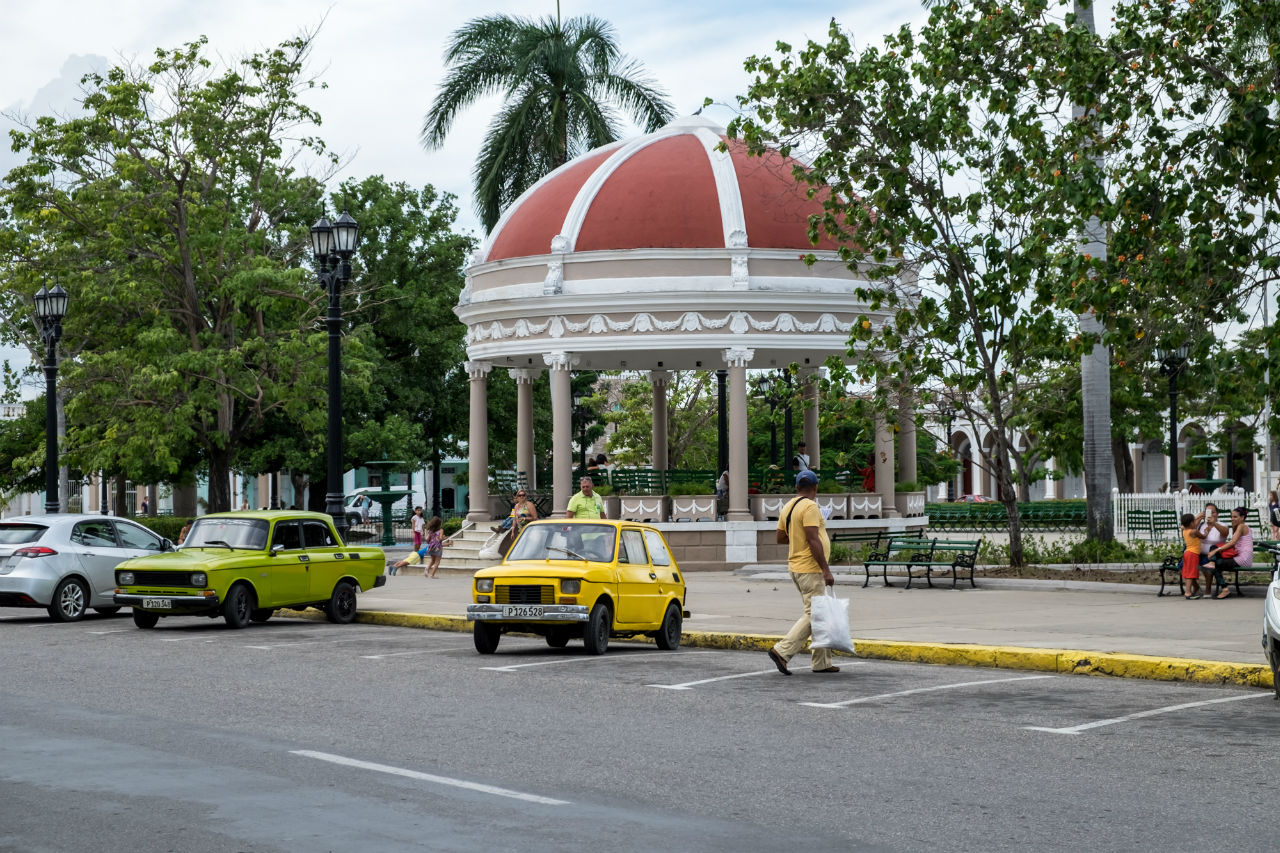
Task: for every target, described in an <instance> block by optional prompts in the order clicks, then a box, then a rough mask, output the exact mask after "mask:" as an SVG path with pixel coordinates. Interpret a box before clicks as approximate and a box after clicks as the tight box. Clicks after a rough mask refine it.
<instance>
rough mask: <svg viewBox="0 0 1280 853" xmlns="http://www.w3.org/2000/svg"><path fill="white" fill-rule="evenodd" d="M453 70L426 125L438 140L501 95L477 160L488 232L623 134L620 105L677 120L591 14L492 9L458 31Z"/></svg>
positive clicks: (648, 119) (653, 123) (425, 131)
mask: <svg viewBox="0 0 1280 853" xmlns="http://www.w3.org/2000/svg"><path fill="white" fill-rule="evenodd" d="M445 63H446V64H447V65H449V66H451V67H450V70H449V74H448V76H447V77H446V78H445V81H444V83H442V84H441V86H440V92H439V94H438V95H437V96H436V99H435V102H434V103H433V104H432V105H431V109H430V111H429V112H428V113H427V116H426V119H425V120H424V122H423V125H422V141H423V144H424V145H426V146H427V147H428V148H438V147H440V146H441V145H442V144H444V140H445V137H446V136H447V135H448V133H449V129H450V127H452V125H453V120H454V118H456V117H457V115H458V113H459V112H460V111H462V110H463V109H465V108H466V107H468V106H470V105H471V104H472V103H474V102H475V101H476V100H477V99H479V98H480V97H482V96H484V95H488V94H501V95H502V97H503V99H504V102H503V105H502V107H501V109H499V111H498V113H497V114H496V115H495V116H494V118H493V121H492V122H491V123H490V125H489V131H488V133H487V134H486V136H485V140H484V145H483V146H482V147H481V149H480V154H479V156H478V158H477V159H476V166H475V193H476V210H477V213H478V214H479V215H480V220H481V222H482V223H484V227H485V230H491V229H492V228H493V226H494V225H495V224H497V222H498V218H499V217H500V216H501V214H502V211H503V209H504V208H505V207H506V206H507V205H509V204H511V202H513V201H515V200H516V199H517V198H518V197H519V196H520V194H521V193H523V192H524V191H525V190H527V189H528V188H529V187H531V186H533V185H534V183H536V182H537V181H538V179H539V178H541V177H542V176H543V175H545V174H547V173H548V172H551V171H553V170H554V169H556V168H557V167H559V166H562V165H564V164H565V163H567V162H568V161H569V160H570V159H572V158H573V157H576V156H578V155H579V154H582V153H583V152H585V151H588V150H590V149H592V148H596V147H598V146H600V145H605V144H607V143H609V142H613V141H614V140H615V139H617V138H618V133H619V131H620V122H619V116H618V112H617V110H616V109H615V106H616V107H620V108H621V109H622V110H623V111H624V112H625V113H627V114H628V115H629V116H630V117H631V118H632V119H634V120H635V121H636V122H637V123H638V124H640V125H641V126H642V127H643V128H644V129H645V130H646V131H651V130H657V129H658V128H659V127H661V126H662V125H663V124H665V123H666V122H668V121H670V120H671V117H672V110H671V105H670V103H668V101H667V99H666V96H665V95H664V94H663V93H662V91H661V89H659V88H658V87H657V86H656V84H654V83H653V82H652V81H651V80H650V79H649V78H648V77H647V76H646V75H645V73H644V71H643V68H642V67H641V66H640V64H639V63H638V62H636V61H634V60H630V59H627V58H626V57H625V56H624V55H623V54H622V52H621V50H620V49H619V48H618V42H617V37H616V34H615V32H614V29H613V26H612V25H610V24H609V23H608V22H607V21H603V20H601V19H599V18H596V17H594V16H591V15H584V16H582V17H577V18H570V19H569V20H567V21H564V22H561V21H560V19H559V18H558V17H557V18H555V19H552V18H544V19H542V20H536V21H535V20H531V19H528V18H519V17H511V16H509V15H490V16H487V17H483V18H476V19H475V20H473V21H469V22H468V23H467V24H465V25H464V26H463V27H462V28H461V29H459V30H458V31H457V32H455V33H454V34H453V36H452V38H451V39H450V41H449V46H448V48H447V50H446V51H445Z"/></svg>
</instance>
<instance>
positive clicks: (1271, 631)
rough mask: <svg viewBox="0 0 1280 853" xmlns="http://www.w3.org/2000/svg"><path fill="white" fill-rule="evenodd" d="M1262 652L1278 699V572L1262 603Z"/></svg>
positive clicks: (1279, 549)
mask: <svg viewBox="0 0 1280 853" xmlns="http://www.w3.org/2000/svg"><path fill="white" fill-rule="evenodd" d="M1261 550H1263V551H1267V552H1270V553H1272V554H1278V553H1280V546H1271V547H1268V546H1265V545H1264V546H1262V548H1261ZM1262 650H1263V652H1265V653H1266V655H1267V663H1269V664H1271V684H1272V687H1273V689H1274V690H1275V692H1276V698H1277V699H1280V571H1277V572H1275V573H1274V574H1273V575H1272V576H1271V583H1270V585H1268V586H1267V597H1266V598H1265V599H1263V602H1262Z"/></svg>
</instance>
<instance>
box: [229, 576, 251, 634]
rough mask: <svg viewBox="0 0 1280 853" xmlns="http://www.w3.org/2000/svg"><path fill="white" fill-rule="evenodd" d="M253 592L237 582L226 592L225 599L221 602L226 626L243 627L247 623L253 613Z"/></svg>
mask: <svg viewBox="0 0 1280 853" xmlns="http://www.w3.org/2000/svg"><path fill="white" fill-rule="evenodd" d="M253 605H254V601H253V593H252V592H250V591H249V587H247V586H245V585H244V584H243V583H238V584H236V585H235V586H233V587H231V589H230V590H229V591H228V592H227V600H226V601H224V602H222V618H223V619H225V620H226V621H227V627H228V628H243V627H245V626H246V625H248V624H249V617H250V614H252V613H253Z"/></svg>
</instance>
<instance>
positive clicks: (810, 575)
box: [773, 572, 831, 670]
mask: <svg viewBox="0 0 1280 853" xmlns="http://www.w3.org/2000/svg"><path fill="white" fill-rule="evenodd" d="M791 580H792V582H793V583H795V585H796V589H798V590H800V599H801V601H803V602H804V615H803V616H801V617H800V618H799V619H797V620H796V624H794V625H792V626H791V630H790V631H788V632H787V636H785V637H783V638H782V641H781V642H779V643H778V645H776V646H774V647H773V649H774V651H776V652H777V653H778V654H780V655H782V657H783V658H784V659H785V660H791V658H793V657H795V655H796V654H797V653H799V652H801V651H803V650H804V645H805V642H806V641H807V640H808V639H809V635H810V634H811V633H812V629H811V627H810V624H809V605H810V602H811V601H812V600H813V597H814V596H815V595H822V594H823V592H824V591H825V588H826V584H824V583H823V582H822V573H821V572H803V573H802V572H792V573H791ZM811 655H812V661H811V664H810V665H811V666H812V667H813V668H814V669H815V670H818V669H826V668H827V667H829V666H831V649H812V650H811Z"/></svg>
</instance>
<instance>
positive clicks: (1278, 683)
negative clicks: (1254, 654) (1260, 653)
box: [1267, 637, 1280, 699]
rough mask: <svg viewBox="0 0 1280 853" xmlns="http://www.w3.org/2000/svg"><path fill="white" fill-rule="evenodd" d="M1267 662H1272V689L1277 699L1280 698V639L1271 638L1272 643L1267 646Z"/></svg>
mask: <svg viewBox="0 0 1280 853" xmlns="http://www.w3.org/2000/svg"><path fill="white" fill-rule="evenodd" d="M1267 663H1269V664H1271V689H1272V690H1274V691H1275V693H1276V697H1275V698H1276V699H1280V640H1277V639H1275V638H1274V637H1272V638H1271V643H1270V644H1269V645H1268V647H1267Z"/></svg>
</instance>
